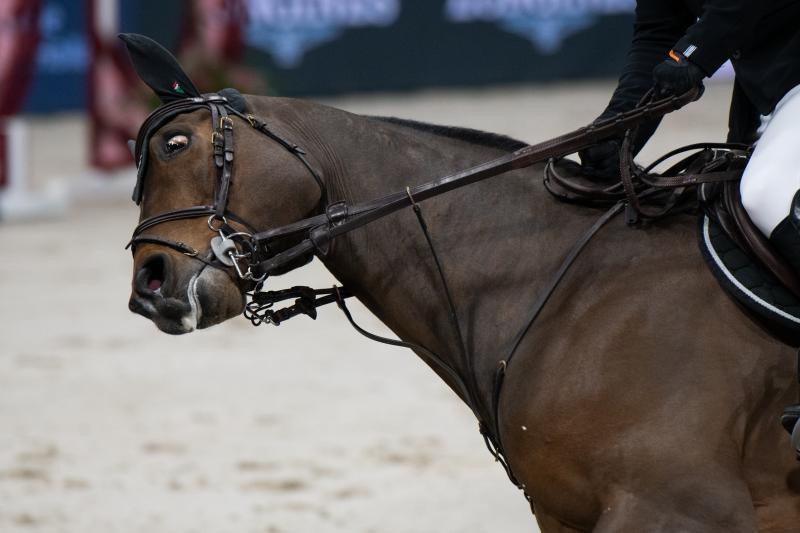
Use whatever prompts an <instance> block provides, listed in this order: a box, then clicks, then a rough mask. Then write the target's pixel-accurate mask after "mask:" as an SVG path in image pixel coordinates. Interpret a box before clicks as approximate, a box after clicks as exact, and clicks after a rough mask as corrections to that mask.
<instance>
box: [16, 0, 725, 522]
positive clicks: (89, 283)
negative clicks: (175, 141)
mask: <svg viewBox="0 0 800 533" xmlns="http://www.w3.org/2000/svg"><path fill="white" fill-rule="evenodd" d="M633 6H634V1H633V0H424V1H423V0H175V1H169V2H167V1H164V0H0V247H2V250H3V251H2V261H0V290H2V293H0V294H2V298H0V328H2V335H0V531H3V532H6V531H48V532H50V531H53V532H56V531H58V532H83V533H85V532H95V531H97V532H100V531H102V532H139V531H141V532H161V531H164V532H183V531H185V532H205V531H213V532H219V531H237V532H250V531H253V532H267V533H281V532H307V531H314V532H339V531H341V532H433V531H436V532H440V533H441V532H482V531H487V532H488V531H506V532H523V531H535V526H534V523H533V519H532V517H531V515H530V512H529V510H528V508H527V504H526V502H525V500H524V499H523V497H522V495H521V494H520V493H519V492H518V491H517V490H516V489H515V488H514V487H513V486H512V485H511V484H510V483H509V482H508V480H507V479H506V478H505V475H504V473H503V472H502V471H501V469H500V468H499V467H498V466H497V465H495V464H494V463H493V462H492V460H491V457H490V456H489V455H488V453H486V452H485V450H484V448H483V443H482V439H481V438H480V436H479V435H478V432H477V430H476V423H475V421H474V420H473V419H472V418H471V415H470V413H469V411H468V409H467V408H466V407H465V406H463V405H462V404H461V403H459V402H458V401H457V399H456V398H455V397H454V396H453V395H452V394H451V393H450V392H449V391H448V390H447V389H446V388H445V386H444V385H443V384H441V383H440V382H439V380H438V378H436V377H435V376H434V374H433V373H432V372H430V371H429V369H428V368H427V367H425V366H424V365H423V364H422V363H421V362H420V361H419V360H417V359H416V357H415V356H414V355H413V354H411V353H410V352H406V351H403V350H401V349H396V348H389V347H385V346H383V345H377V344H374V343H371V342H370V341H367V340H365V339H363V338H361V337H360V336H358V335H357V334H356V333H355V332H354V331H352V330H351V329H350V327H349V325H348V324H347V323H346V321H345V320H344V318H343V317H341V316H340V315H339V314H338V312H337V311H336V310H335V309H333V308H329V309H325V310H323V311H321V312H320V316H319V318H318V320H317V321H316V322H312V321H311V320H310V319H308V318H307V317H300V318H297V319H295V320H292V321H291V322H290V323H287V324H285V325H282V326H281V327H280V328H274V327H272V326H264V327H262V328H259V329H256V328H253V327H252V326H250V325H249V323H248V322H246V321H245V320H243V319H234V320H232V321H229V322H227V323H225V324H222V325H220V326H217V327H215V328H212V329H210V330H207V331H201V332H196V333H192V334H190V335H188V336H184V337H177V338H175V337H169V336H166V335H164V334H161V333H159V332H158V331H157V330H156V329H155V327H154V326H153V325H152V324H150V323H149V322H147V321H146V320H144V319H143V318H141V317H138V316H135V315H132V314H130V313H129V312H128V311H127V299H128V290H129V283H130V268H131V264H130V263H131V262H130V256H129V254H128V253H127V252H126V251H125V250H123V245H124V243H125V242H126V241H127V239H128V236H129V233H130V231H131V230H132V229H133V227H134V226H135V223H136V220H137V216H138V212H137V209H136V208H135V206H134V205H133V204H132V203H131V202H130V201H129V198H130V192H131V189H132V187H133V182H134V169H133V166H132V160H131V156H130V153H129V151H128V148H127V145H126V141H127V140H128V139H130V138H135V136H136V132H137V129H138V126H139V124H140V123H141V121H142V119H143V118H144V117H145V116H146V115H147V113H149V111H150V110H152V109H153V108H154V107H155V106H156V105H157V102H156V101H155V100H154V98H153V97H152V95H151V94H150V93H149V92H148V91H147V90H146V88H145V87H144V86H143V85H142V84H141V83H140V82H139V81H138V80H137V79H136V77H135V75H134V74H133V72H132V70H131V68H130V66H129V63H128V60H127V55H126V53H125V52H124V50H123V49H122V48H121V47H120V44H119V42H118V40H117V39H116V37H115V36H116V34H117V33H119V32H123V31H124V32H138V33H144V34H146V35H149V36H151V37H153V38H155V39H156V40H158V41H160V42H161V43H162V44H164V45H165V46H167V47H168V48H169V49H171V50H172V51H173V53H175V54H176V56H178V58H179V60H180V61H181V63H182V64H183V65H184V67H185V68H186V70H187V71H188V72H189V74H190V76H191V77H192V78H193V79H194V81H195V83H196V84H197V85H198V87H199V88H200V89H201V90H205V91H213V90H217V89H220V88H223V87H227V86H233V87H236V88H238V89H240V90H241V91H242V92H246V93H258V94H272V95H281V96H296V97H303V98H313V99H315V100H320V101H322V102H324V103H327V104H329V105H333V106H336V107H341V108H345V109H348V110H350V111H353V112H357V113H365V114H379V115H394V116H399V117H404V118H412V119H416V120H422V121H428V122H434V123H443V124H451V125H459V126H468V127H473V128H479V129H485V130H490V131H494V132H498V133H503V134H506V135H510V136H513V137H517V138H520V139H522V140H525V141H527V142H535V141H540V140H544V139H546V138H550V137H553V136H555V135H558V134H561V133H564V132H566V131H569V130H572V129H575V128H577V127H579V126H582V125H584V124H586V123H588V122H590V121H591V120H592V119H594V118H595V117H596V116H597V115H598V114H599V113H600V112H601V111H602V110H603V108H604V107H605V105H606V103H607V101H608V99H609V97H610V95H611V92H612V91H613V88H614V81H615V79H616V77H617V74H618V72H619V70H620V69H621V66H622V64H623V61H624V58H625V54H626V52H627V48H628V45H629V41H630V36H631V23H632V19H633V17H632V13H633ZM729 93H730V70H729V68H728V67H723V69H721V72H720V73H718V75H717V76H716V77H715V80H714V81H712V82H711V83H710V84H709V88H708V90H707V92H706V95H705V96H704V98H703V99H702V100H701V101H700V102H699V103H697V104H693V106H692V107H691V111H683V112H681V113H677V114H674V115H671V116H669V117H667V119H666V120H665V123H664V125H663V126H662V128H661V129H660V130H659V133H658V134H657V135H656V137H655V138H654V139H653V140H652V141H651V143H650V144H649V145H648V147H647V148H646V149H645V150H644V151H643V152H642V154H641V156H640V157H641V158H642V159H645V160H646V159H648V158H649V159H652V157H653V156H655V155H657V154H658V153H660V152H663V151H666V150H668V149H671V148H674V147H676V146H678V145H682V144H687V143H689V142H694V141H715V140H722V139H724V136H725V124H726V119H727V112H726V107H727V104H728V98H729ZM387 192H390V191H387ZM273 283H274V284H273V285H272V286H271V287H270V288H282V287H284V286H286V287H288V286H291V285H294V284H300V283H303V284H311V285H315V286H325V285H328V286H329V285H331V284H332V283H334V280H333V279H332V278H331V277H330V276H329V275H328V274H327V272H325V271H324V269H322V268H321V267H320V266H319V265H318V264H312V265H310V266H309V267H307V268H305V269H303V270H302V271H301V272H298V273H293V274H291V275H290V276H286V277H285V278H278V279H275V280H274V282H273ZM354 312H355V314H356V315H357V317H358V318H359V320H361V321H362V322H363V324H364V325H365V326H367V328H368V329H371V330H373V331H377V332H379V333H384V334H388V332H386V330H385V329H383V326H382V325H381V324H380V323H379V322H378V321H377V320H376V319H375V318H374V317H372V316H370V315H369V313H368V312H367V311H366V310H365V309H363V308H362V307H359V306H356V307H355V308H354Z"/></svg>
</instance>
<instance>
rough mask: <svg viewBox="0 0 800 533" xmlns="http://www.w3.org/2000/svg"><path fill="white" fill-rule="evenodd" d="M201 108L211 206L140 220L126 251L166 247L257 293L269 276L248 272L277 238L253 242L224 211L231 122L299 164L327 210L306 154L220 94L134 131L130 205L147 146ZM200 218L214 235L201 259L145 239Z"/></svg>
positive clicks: (140, 184) (173, 106) (160, 111)
mask: <svg viewBox="0 0 800 533" xmlns="http://www.w3.org/2000/svg"><path fill="white" fill-rule="evenodd" d="M225 92H227V93H228V95H231V96H232V95H233V94H234V93H235V91H234V90H233V89H226V90H225ZM235 94H236V96H237V97H238V98H236V100H240V99H241V95H238V93H235ZM204 108H205V109H208V110H209V112H210V114H211V128H212V133H211V144H212V146H213V155H212V157H213V159H214V167H215V168H216V172H217V176H216V181H215V190H214V198H213V203H212V204H208V205H196V206H191V207H184V208H179V209H172V210H169V211H165V212H163V213H159V214H157V215H154V216H151V217H148V218H145V219H144V220H141V221H140V222H139V224H138V225H137V226H136V228H135V229H134V230H133V236H132V237H131V240H130V241H129V242H128V245H127V246H126V248H128V247H130V248H131V249H132V251H134V252H135V248H136V246H137V245H139V244H145V243H147V244H157V245H161V246H166V247H169V248H172V249H175V250H177V251H179V252H181V253H183V254H184V255H187V256H190V257H193V258H195V259H198V260H199V261H202V262H204V263H206V264H208V265H211V266H215V267H221V268H224V267H232V268H233V269H234V270H235V271H236V275H237V276H238V278H239V280H240V281H241V282H244V283H247V284H249V285H250V286H251V288H255V289H257V288H258V287H259V285H260V284H261V283H263V281H264V280H265V279H266V277H267V276H268V274H269V272H257V271H256V270H255V269H254V268H253V267H254V265H257V264H259V262H260V261H262V260H264V258H266V257H268V256H269V255H271V252H270V246H269V245H270V243H272V242H274V241H275V240H277V239H278V238H279V237H275V238H272V239H260V240H258V241H256V240H255V239H254V235H255V234H256V229H255V228H254V226H253V225H252V224H250V223H249V222H247V221H246V220H245V219H244V218H243V217H241V216H239V215H237V214H236V213H234V212H233V211H231V209H230V208H229V206H228V196H229V193H230V187H231V180H232V176H233V161H234V153H235V152H234V146H233V127H234V117H236V118H240V119H242V120H243V121H245V122H246V123H247V124H248V125H249V126H250V127H252V128H253V129H255V130H256V131H258V132H259V133H261V134H263V135H264V136H266V137H267V138H269V139H271V140H273V141H275V142H276V143H277V144H279V145H280V146H281V147H283V148H284V149H285V150H287V151H288V152H289V153H290V154H292V155H293V156H294V157H295V158H296V159H297V160H298V161H300V163H301V164H302V165H303V166H304V167H305V168H306V169H307V170H308V172H309V173H310V174H311V176H312V178H313V179H314V181H315V182H316V184H317V186H318V187H319V190H320V200H319V204H318V208H317V209H319V208H320V206H324V205H326V204H327V201H328V193H327V190H326V188H325V184H324V182H323V181H322V178H321V177H320V175H319V172H318V171H317V170H315V169H314V167H313V166H312V165H311V164H310V163H309V161H308V159H307V158H306V152H305V150H303V149H302V148H301V147H300V146H298V145H296V144H294V143H292V142H290V141H288V140H287V139H285V138H283V137H281V136H280V135H278V134H277V133H275V132H274V131H272V130H271V129H269V127H268V126H267V123H266V122H265V121H263V120H261V119H259V118H257V117H255V116H254V115H252V114H249V113H247V114H246V113H243V112H242V111H240V110H238V109H236V108H235V107H234V106H233V105H232V104H231V102H230V101H229V98H228V97H226V96H225V95H224V94H218V93H212V94H206V95H203V96H199V97H193V98H185V99H180V100H176V101H173V102H170V103H168V104H165V105H162V106H161V107H159V108H157V109H156V110H155V111H153V112H152V113H151V114H150V115H149V116H148V117H147V118H146V119H145V121H144V123H143V124H142V127H141V128H140V129H139V133H138V135H137V139H136V145H135V150H134V158H135V160H136V166H137V179H136V186H135V187H134V190H133V197H132V199H133V201H134V202H135V203H136V205H140V204H141V202H142V198H143V195H144V179H145V175H146V172H147V163H148V159H149V155H150V154H149V149H148V146H149V141H150V138H151V137H152V135H153V134H154V133H155V132H156V131H157V130H158V129H159V128H161V127H162V126H164V125H165V124H166V123H167V122H169V121H170V120H172V119H173V118H174V117H176V116H178V115H181V114H184V113H191V112H193V111H197V110H198V109H204ZM201 217H207V224H208V229H209V230H210V231H211V232H212V233H214V234H216V235H215V236H214V237H212V238H211V239H210V242H209V250H208V251H207V253H205V254H201V252H200V251H198V250H196V249H194V248H192V247H190V246H189V245H187V244H185V243H184V242H181V241H173V240H170V239H166V238H164V237H161V236H158V235H154V234H151V233H147V231H148V230H150V229H152V228H154V227H156V226H159V225H160V224H164V223H166V222H173V221H176V220H185V219H194V218H201ZM229 221H230V222H235V223H236V224H238V225H239V226H241V227H243V228H244V229H245V230H246V231H243V230H241V229H237V228H234V227H233V226H232V225H231V224H230V223H229Z"/></svg>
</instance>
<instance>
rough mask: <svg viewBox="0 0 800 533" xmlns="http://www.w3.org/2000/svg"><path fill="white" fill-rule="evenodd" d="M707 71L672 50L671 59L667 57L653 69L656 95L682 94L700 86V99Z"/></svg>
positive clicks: (698, 96)
mask: <svg viewBox="0 0 800 533" xmlns="http://www.w3.org/2000/svg"><path fill="white" fill-rule="evenodd" d="M705 77H706V73H705V72H703V70H702V69H701V68H700V67H698V66H697V65H695V64H694V63H692V62H691V61H690V60H689V59H687V58H686V57H685V56H684V55H683V54H680V53H678V52H675V51H674V50H670V52H669V59H665V60H664V61H662V62H661V63H659V64H658V65H656V68H654V69H653V83H654V84H655V88H656V96H658V97H665V96H673V95H675V96H680V95H682V94H684V93H685V92H687V91H688V90H689V89H693V88H695V87H698V88H699V89H700V93H699V94H698V95H697V98H698V99H699V98H700V96H702V95H703V90H704V87H703V78H705Z"/></svg>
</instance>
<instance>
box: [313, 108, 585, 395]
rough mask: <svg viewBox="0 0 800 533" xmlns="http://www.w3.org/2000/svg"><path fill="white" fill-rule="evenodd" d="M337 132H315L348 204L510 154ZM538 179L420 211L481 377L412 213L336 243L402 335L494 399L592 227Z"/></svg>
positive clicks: (359, 287)
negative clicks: (538, 302) (541, 302)
mask: <svg viewBox="0 0 800 533" xmlns="http://www.w3.org/2000/svg"><path fill="white" fill-rule="evenodd" d="M343 123H344V124H343ZM327 127H328V128H329V130H328V131H327V132H326V131H325V130H324V129H322V130H318V131H317V132H316V135H317V138H318V139H321V142H323V143H325V146H324V147H322V146H319V147H317V149H318V150H320V151H321V153H323V154H325V156H324V159H325V160H324V161H322V162H321V164H322V165H323V167H324V174H325V176H326V180H327V184H328V186H329V188H330V190H331V196H332V198H331V199H332V200H344V201H347V202H348V203H357V202H359V201H364V200H367V199H372V198H376V197H379V196H383V195H386V194H388V193H391V192H396V191H402V190H404V189H405V188H406V187H407V186H412V185H416V184H419V183H422V182H425V181H428V180H430V179H434V178H436V177H440V176H444V175H447V174H450V173H452V172H454V171H457V170H463V169H465V168H469V167H471V166H473V165H475V164H477V163H481V162H484V161H486V160H490V159H492V158H495V157H497V156H499V155H501V154H503V153H505V152H504V151H503V150H499V149H497V148H493V147H488V146H482V145H480V144H475V143H472V142H466V141H463V140H458V139H456V138H452V137H446V136H441V135H435V134H431V133H428V132H422V131H417V130H416V129H412V128H409V127H406V126H402V125H396V124H390V123H387V122H384V121H380V120H377V119H368V118H364V117H356V116H353V115H348V114H342V115H341V116H340V117H338V119H337V120H336V121H329V123H328V125H327ZM342 132H346V134H343V133H342ZM540 176H541V174H540V168H539V167H536V168H535V169H532V170H528V171H518V172H515V173H511V174H507V175H504V176H499V177H496V178H493V179H491V180H488V181H485V182H481V183H478V184H475V185H471V186H469V187H465V188H463V189H459V190H456V191H453V192H450V193H448V194H446V195H443V196H441V197H438V198H434V199H431V200H429V201H426V202H424V203H422V204H421V207H422V211H423V213H424V216H425V218H426V220H427V223H428V226H429V230H430V234H431V237H432V240H433V242H434V245H435V247H436V250H437V252H438V254H439V256H440V259H441V261H442V265H443V269H444V271H445V274H446V278H447V282H448V284H449V286H450V289H451V291H452V293H453V300H454V302H455V306H456V308H457V314H458V321H459V326H460V328H461V330H462V331H463V336H464V339H463V341H464V347H465V349H466V351H467V355H468V357H469V358H470V359H471V360H472V361H473V362H474V368H472V369H468V368H467V366H468V365H466V363H465V361H463V360H461V359H462V356H461V346H460V344H461V343H460V340H459V339H458V336H457V334H456V331H455V328H454V327H453V324H452V321H451V320H450V318H449V313H448V306H447V300H446V295H445V292H444V287H443V283H442V280H441V279H440V277H439V275H438V274H437V271H436V267H435V263H434V261H433V257H432V254H431V251H430V249H429V248H428V245H427V242H426V240H425V236H424V234H423V233H422V231H421V228H420V226H419V224H418V222H417V219H416V217H415V216H414V214H413V212H412V211H411V210H410V209H407V210H403V211H401V212H399V213H396V214H393V215H391V216H389V217H386V218H385V219H382V220H379V221H377V222H375V223H373V224H370V225H368V226H367V227H364V228H362V229H359V230H356V231H355V232H353V233H351V234H348V235H346V236H344V237H343V238H341V239H339V240H337V241H336V242H335V243H334V246H333V248H332V251H331V253H330V255H329V256H328V257H327V258H326V259H325V264H326V266H327V267H328V268H329V270H330V271H331V272H332V273H333V274H334V275H335V276H336V277H337V278H338V279H339V280H340V281H341V282H342V283H344V284H345V285H347V286H348V287H349V288H350V289H351V290H352V291H353V292H354V293H355V294H356V295H357V296H358V298H359V299H360V300H361V301H362V302H363V303H364V304H366V306H367V307H368V308H369V309H370V310H371V311H372V312H373V313H374V314H375V315H377V316H378V318H380V319H381V320H382V321H383V322H384V323H385V324H386V325H387V326H388V327H389V328H390V329H392V330H393V331H394V332H395V333H396V334H397V335H398V336H399V337H400V338H402V339H404V340H406V341H411V342H414V343H417V344H420V345H422V346H425V347H426V348H428V349H430V350H432V351H434V352H436V353H438V354H439V355H441V356H442V357H443V359H445V360H446V361H447V362H448V363H450V364H451V365H452V366H453V367H455V368H456V369H457V370H458V371H459V372H460V373H461V375H462V377H463V378H464V379H470V378H469V376H467V375H465V373H469V372H472V373H473V374H474V375H476V376H477V378H476V382H477V387H478V389H479V394H480V396H482V397H483V398H484V399H485V398H487V397H488V396H489V395H490V394H491V380H492V375H493V373H494V368H495V367H496V365H497V363H498V361H499V360H500V359H503V358H504V357H505V356H506V355H507V350H509V349H510V343H511V341H512V339H513V337H514V336H515V334H516V333H517V331H518V330H519V328H521V327H522V324H523V323H524V322H525V315H526V314H527V312H528V309H529V308H530V305H531V304H532V302H533V299H534V297H535V295H536V293H537V292H538V289H539V288H540V287H541V285H542V284H543V283H544V282H545V281H546V280H547V278H548V276H549V274H550V273H551V272H553V271H554V270H555V268H556V265H557V262H558V261H559V260H560V258H561V257H562V256H563V255H564V253H565V251H566V248H567V246H568V245H569V244H571V243H572V241H573V240H574V238H573V237H572V236H577V235H578V234H579V233H580V231H582V229H583V228H585V227H586V225H587V221H586V216H585V215H584V216H582V215H580V214H576V212H575V211H569V210H565V209H563V208H561V209H559V208H557V206H556V203H555V202H553V201H552V199H550V198H547V197H546V196H547V194H546V192H545V191H544V189H543V187H542V186H541V183H540ZM450 385H451V386H452V385H453V384H452V383H450ZM484 401H485V400H484Z"/></svg>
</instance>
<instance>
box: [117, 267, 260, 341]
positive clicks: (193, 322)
mask: <svg viewBox="0 0 800 533" xmlns="http://www.w3.org/2000/svg"><path fill="white" fill-rule="evenodd" d="M171 293H172V294H171V295H165V294H162V292H161V290H159V291H155V292H153V293H152V294H148V295H146V296H142V295H140V294H137V293H136V292H134V293H133V294H132V295H131V298H130V301H129V303H128V307H129V309H130V310H131V311H132V312H134V313H137V314H140V315H142V316H144V317H145V318H148V319H150V320H151V321H152V322H153V323H154V324H155V325H156V327H157V328H158V329H160V330H161V331H163V332H164V333H168V334H170V335H182V334H184V333H190V332H192V331H194V330H195V329H204V328H208V327H210V326H213V325H216V324H219V323H220V322H224V321H225V320H227V319H229V318H232V317H234V316H236V315H239V314H240V313H241V312H242V310H243V308H244V303H245V301H244V296H243V295H242V294H241V292H240V291H239V289H238V287H237V286H236V285H235V284H234V283H233V282H232V281H231V279H230V278H229V277H228V276H227V275H226V274H225V273H223V272H222V271H220V270H218V269H216V268H210V267H209V268H207V267H204V268H201V269H199V270H198V271H197V272H194V273H193V274H192V275H191V276H190V277H189V279H188V281H187V282H186V283H185V284H183V286H182V287H176V288H174V289H173V290H172V291H171Z"/></svg>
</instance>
